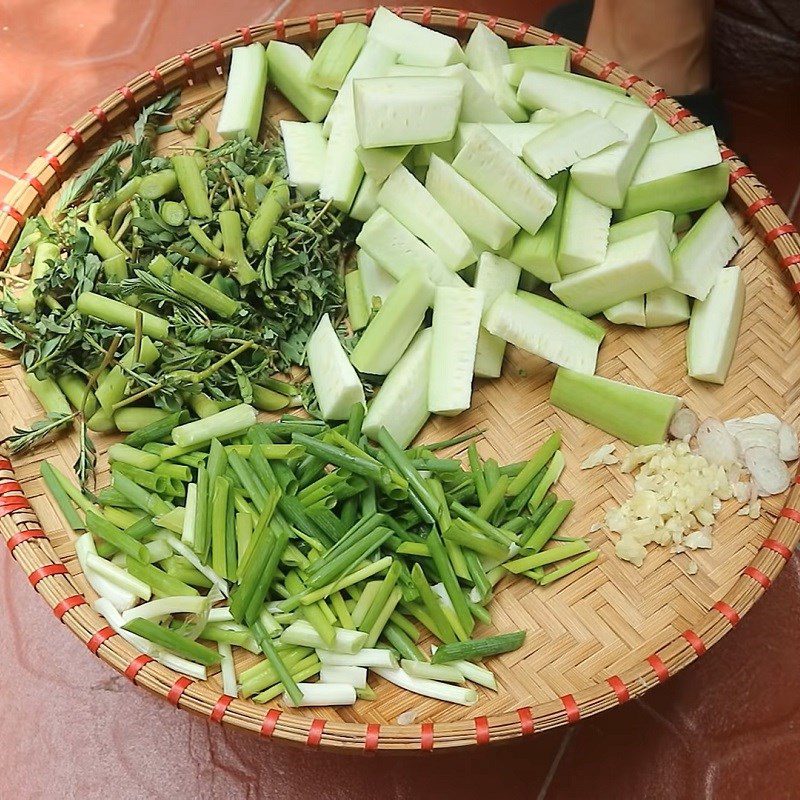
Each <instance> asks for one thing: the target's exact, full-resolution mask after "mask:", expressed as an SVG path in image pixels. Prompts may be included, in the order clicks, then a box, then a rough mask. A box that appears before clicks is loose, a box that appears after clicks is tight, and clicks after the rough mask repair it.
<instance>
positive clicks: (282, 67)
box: [267, 39, 336, 122]
mask: <svg viewBox="0 0 800 800" xmlns="http://www.w3.org/2000/svg"><path fill="white" fill-rule="evenodd" d="M267 65H268V73H269V81H270V83H271V84H272V85H273V86H274V87H275V88H276V89H277V90H278V91H279V92H280V93H281V94H282V95H283V96H284V97H285V98H286V99H287V100H288V101H289V102H290V103H291V104H292V105H293V106H294V107H295V108H296V109H297V110H298V111H299V112H300V113H301V114H302V115H303V116H304V117H305V118H306V119H307V120H309V122H320V121H322V120H323V119H324V118H325V115H326V114H327V113H328V111H329V110H330V107H331V104H332V103H333V98H334V97H335V96H336V95H335V93H334V92H332V91H331V90H330V89H320V87H319V86H315V85H314V84H313V83H311V80H310V78H309V73H310V72H311V57H310V56H309V55H308V53H306V51H305V50H303V48H302V47H300V46H299V45H296V44H289V43H288V42H279V41H277V40H276V39H273V40H272V41H271V42H270V43H269V44H268V45H267Z"/></svg>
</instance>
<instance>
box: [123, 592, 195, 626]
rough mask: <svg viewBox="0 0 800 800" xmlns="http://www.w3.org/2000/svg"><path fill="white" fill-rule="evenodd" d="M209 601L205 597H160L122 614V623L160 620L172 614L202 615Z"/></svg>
mask: <svg viewBox="0 0 800 800" xmlns="http://www.w3.org/2000/svg"><path fill="white" fill-rule="evenodd" d="M207 604H208V600H207V599H206V598H205V597H198V596H196V595H194V596H190V595H175V596H171V597H159V598H157V599H156V600H151V601H150V602H149V603H143V604H142V605H139V606H136V607H135V608H129V609H128V610H127V611H123V612H122V621H123V622H130V620H132V619H138V618H140V617H141V618H143V619H158V618H159V617H166V616H168V615H170V614H200V613H202V611H203V609H204V608H205V606H206V605H207Z"/></svg>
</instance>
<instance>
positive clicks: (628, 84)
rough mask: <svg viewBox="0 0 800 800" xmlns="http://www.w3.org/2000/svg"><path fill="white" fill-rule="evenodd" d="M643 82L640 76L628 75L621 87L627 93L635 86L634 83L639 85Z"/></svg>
mask: <svg viewBox="0 0 800 800" xmlns="http://www.w3.org/2000/svg"><path fill="white" fill-rule="evenodd" d="M641 80H644V79H643V78H640V77H639V76H638V75H628V77H627V78H625V80H624V81H622V83H621V84H620V86H621V87H622V88H623V89H624V90H625V91H626V92H627V91H628V89H630V88H631V86H633V84H634V83H639V81H641Z"/></svg>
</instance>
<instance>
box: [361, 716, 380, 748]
mask: <svg viewBox="0 0 800 800" xmlns="http://www.w3.org/2000/svg"><path fill="white" fill-rule="evenodd" d="M380 736H381V726H380V725H378V723H377V722H371V723H370V724H369V725H367V730H366V732H365V733H364V749H365V750H369V751H371V750H377V749H378V740H379V739H380Z"/></svg>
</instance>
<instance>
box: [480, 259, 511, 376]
mask: <svg viewBox="0 0 800 800" xmlns="http://www.w3.org/2000/svg"><path fill="white" fill-rule="evenodd" d="M519 277H520V268H519V267H518V266H517V265H516V264H513V263H512V262H511V261H509V260H508V259H505V258H501V257H500V256H497V255H495V254H494V253H489V252H483V253H481V257H480V259H479V261H478V266H477V268H476V269H475V280H474V281H473V286H474V287H475V288H476V289H477V290H478V291H479V292H481V293H482V294H483V313H484V314H485V313H486V312H487V311H488V310H489V309H490V308H491V306H492V304H493V303H494V301H495V300H497V298H498V297H499V296H500V295H501V294H503V292H516V290H517V285H518V284H519ZM505 352H506V342H505V339H501V338H500V337H499V336H495V335H494V334H492V333H489V331H487V330H486V328H484V327H483V326H481V329H480V332H479V333H478V348H477V351H476V353H475V374H476V375H477V376H478V377H479V378H497V377H499V376H500V373H501V371H502V369H503V356H504V355H505Z"/></svg>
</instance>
